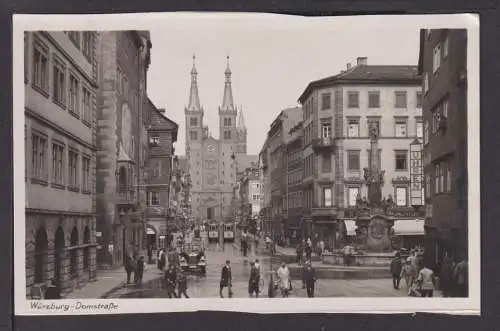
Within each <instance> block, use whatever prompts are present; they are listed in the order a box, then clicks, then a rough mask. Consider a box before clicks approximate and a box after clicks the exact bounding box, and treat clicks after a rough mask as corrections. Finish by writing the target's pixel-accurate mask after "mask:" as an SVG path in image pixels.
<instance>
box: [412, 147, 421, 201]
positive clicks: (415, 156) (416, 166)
mask: <svg viewBox="0 0 500 331" xmlns="http://www.w3.org/2000/svg"><path fill="white" fill-rule="evenodd" d="M423 178H424V173H423V164H422V144H421V143H420V141H419V140H417V139H416V140H415V141H414V142H413V143H411V144H410V203H411V205H412V206H422V205H423V204H424V195H423V191H424V190H423Z"/></svg>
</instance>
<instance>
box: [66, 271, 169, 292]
mask: <svg viewBox="0 0 500 331" xmlns="http://www.w3.org/2000/svg"><path fill="white" fill-rule="evenodd" d="M162 275H163V272H162V271H160V270H158V268H156V265H154V264H148V266H147V269H146V270H145V271H144V275H143V283H146V282H148V281H151V280H153V279H156V278H159V277H162ZM132 277H133V276H132ZM126 280H127V274H126V273H125V270H124V268H123V267H119V268H117V269H111V270H102V271H98V272H97V280H96V281H94V282H90V283H88V284H87V285H86V286H85V287H83V288H80V289H75V290H74V291H73V292H71V293H68V294H67V295H66V296H65V297H64V298H65V299H98V298H102V297H104V296H106V295H107V294H109V293H110V292H113V291H115V290H118V289H120V288H122V287H125V286H127V285H126ZM129 286H130V287H132V286H133V285H129Z"/></svg>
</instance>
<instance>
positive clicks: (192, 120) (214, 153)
mask: <svg viewBox="0 0 500 331" xmlns="http://www.w3.org/2000/svg"><path fill="white" fill-rule="evenodd" d="M193 61H194V57H193ZM224 74H225V83H224V96H223V100H222V105H221V106H220V107H219V109H218V115H219V139H215V138H214V137H212V135H211V133H210V131H209V129H208V127H207V126H205V125H204V109H203V107H202V106H201V103H200V98H199V94H198V72H197V69H196V66H195V63H194V62H193V68H192V70H191V89H190V95H189V103H188V106H187V107H186V108H185V109H184V113H185V118H186V122H185V123H186V157H187V169H188V173H189V176H190V180H191V185H192V187H191V194H192V207H193V208H192V209H193V217H194V218H196V219H198V220H202V219H203V220H218V221H222V220H224V219H228V218H231V216H232V214H233V210H232V208H231V203H232V200H233V197H234V191H233V190H234V187H235V184H236V183H237V180H238V177H237V175H238V172H242V171H243V170H244V169H245V168H246V167H248V166H249V165H250V162H251V161H255V160H256V157H255V156H249V155H247V129H246V127H245V123H244V120H243V113H242V111H241V109H239V118H238V123H237V122H236V121H237V117H238V109H237V107H236V106H235V103H234V100H233V91H232V86H231V69H230V67H229V58H228V63H227V67H226V71H225V73H224Z"/></svg>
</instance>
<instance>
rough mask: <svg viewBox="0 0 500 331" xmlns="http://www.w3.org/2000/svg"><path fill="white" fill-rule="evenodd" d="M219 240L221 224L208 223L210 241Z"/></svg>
mask: <svg viewBox="0 0 500 331" xmlns="http://www.w3.org/2000/svg"><path fill="white" fill-rule="evenodd" d="M218 240H219V225H218V224H217V223H210V224H208V241H209V242H214V241H218Z"/></svg>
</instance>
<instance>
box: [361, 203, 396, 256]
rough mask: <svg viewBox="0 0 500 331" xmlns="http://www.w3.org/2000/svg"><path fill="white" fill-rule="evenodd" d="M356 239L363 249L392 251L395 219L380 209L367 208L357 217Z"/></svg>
mask: <svg viewBox="0 0 500 331" xmlns="http://www.w3.org/2000/svg"><path fill="white" fill-rule="evenodd" d="M356 225H357V226H358V230H357V235H356V241H357V244H358V247H359V248H360V249H361V250H366V251H368V252H387V251H391V249H392V245H391V229H392V226H393V225H394V220H393V219H392V218H391V217H389V216H388V215H386V214H385V213H383V212H381V211H379V210H373V209H372V210H369V211H368V210H367V211H366V212H365V213H363V214H361V215H360V216H358V218H357V219H356Z"/></svg>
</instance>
